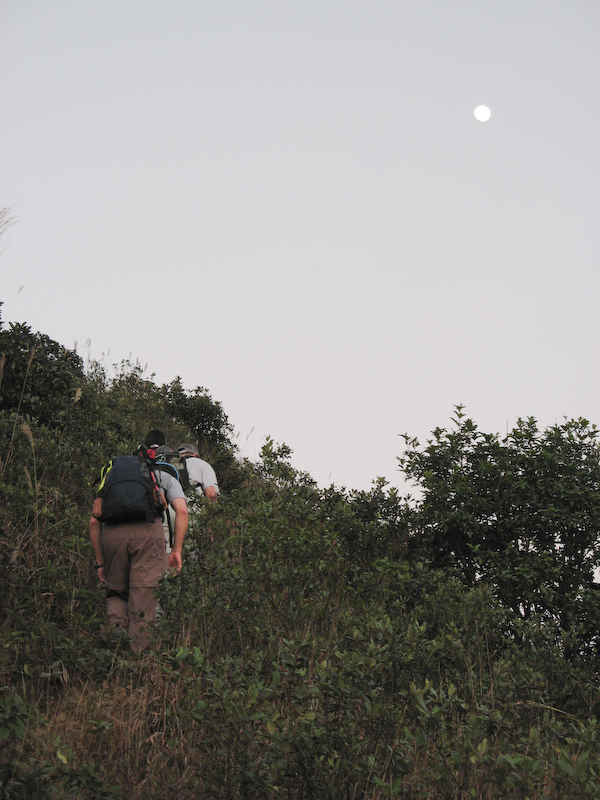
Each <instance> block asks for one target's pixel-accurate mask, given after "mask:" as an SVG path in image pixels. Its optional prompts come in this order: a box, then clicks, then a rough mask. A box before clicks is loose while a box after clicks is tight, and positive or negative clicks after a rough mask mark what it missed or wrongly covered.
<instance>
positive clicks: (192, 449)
mask: <svg viewBox="0 0 600 800" xmlns="http://www.w3.org/2000/svg"><path fill="white" fill-rule="evenodd" d="M177 452H178V453H181V455H190V456H196V458H198V457H199V456H200V453H199V452H198V448H197V447H196V445H194V444H189V443H187V444H180V445H179V447H178V448H177Z"/></svg>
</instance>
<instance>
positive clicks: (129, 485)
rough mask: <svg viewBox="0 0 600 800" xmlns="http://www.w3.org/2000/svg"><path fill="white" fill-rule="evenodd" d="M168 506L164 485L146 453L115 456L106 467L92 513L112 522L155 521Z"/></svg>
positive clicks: (98, 517)
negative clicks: (156, 474)
mask: <svg viewBox="0 0 600 800" xmlns="http://www.w3.org/2000/svg"><path fill="white" fill-rule="evenodd" d="M166 508H167V501H166V499H165V495H164V492H163V490H162V488H161V487H160V486H159V485H158V483H157V480H156V476H155V475H154V472H153V470H152V462H151V461H150V459H148V458H146V457H145V456H144V454H143V453H140V454H139V455H136V456H118V457H117V458H113V459H112V460H111V461H110V462H109V464H108V465H107V466H106V467H105V468H104V469H103V470H102V476H101V482H100V486H99V487H98V493H97V496H96V499H95V500H94V506H93V509H92V516H93V517H95V518H96V519H98V520H100V522H108V523H109V524H111V525H114V524H116V523H121V522H141V521H142V520H145V521H147V522H153V521H154V520H155V519H156V517H161V518H162V516H163V512H164V511H165V509H166Z"/></svg>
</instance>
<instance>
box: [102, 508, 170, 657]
mask: <svg viewBox="0 0 600 800" xmlns="http://www.w3.org/2000/svg"><path fill="white" fill-rule="evenodd" d="M100 542H101V546H102V560H103V562H104V575H105V577H106V590H107V591H106V614H107V617H108V623H109V625H111V626H112V627H114V628H121V629H123V630H124V631H126V632H127V633H128V634H129V636H130V638H131V647H132V648H133V650H134V651H135V652H138V653H139V652H141V651H142V650H144V649H145V648H146V647H147V646H148V644H149V643H150V638H151V635H152V626H153V624H154V621H155V619H156V602H157V597H156V589H157V587H158V583H159V581H160V579H161V578H162V577H163V575H164V574H165V572H166V571H167V569H168V566H169V565H168V557H167V552H166V547H165V537H164V533H163V525H162V521H161V520H160V518H159V517H157V518H156V519H155V520H154V522H128V523H123V524H121V525H103V526H102V534H101V537H100Z"/></svg>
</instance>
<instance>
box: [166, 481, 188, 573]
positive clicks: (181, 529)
mask: <svg viewBox="0 0 600 800" xmlns="http://www.w3.org/2000/svg"><path fill="white" fill-rule="evenodd" d="M171 505H172V506H173V510H174V511H175V541H174V542H173V549H172V550H171V552H170V553H169V566H170V567H175V569H176V570H177V572H179V570H180V569H181V549H182V547H183V540H184V539H185V533H186V531H187V526H188V507H187V503H186V502H185V500H184V499H183V497H176V498H175V499H174V500H173V502H172V503H171Z"/></svg>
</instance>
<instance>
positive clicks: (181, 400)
mask: <svg viewBox="0 0 600 800" xmlns="http://www.w3.org/2000/svg"><path fill="white" fill-rule="evenodd" d="M0 404H1V405H0V408H1V410H0V441H1V442H2V445H1V450H0V459H1V460H0V571H1V577H2V579H1V580H0V678H1V687H2V688H1V689H0V800H5V798H6V800H8V798H11V799H12V798H36V800H38V799H39V798H107V799H108V798H123V800H125V798H127V800H141V799H142V798H144V799H148V800H165V798H178V799H179V800H186V798H190V799H191V798H215V799H216V798H289V800H304V799H305V798H306V799H308V798H314V799H320V798H331V799H332V800H334V799H335V800H338V798H340V799H341V798H343V799H345V800H350V799H354V798H356V799H357V800H358V799H359V798H364V799H366V798H369V800H379V798H388V797H393V798H403V799H405V800H408V799H409V798H410V800H413V799H416V798H431V799H432V800H438V799H439V800H442V799H443V800H451V799H452V800H466V799H467V798H477V800H509V799H510V800H525V799H526V798H530V800H534V799H535V800H538V799H540V800H541V798H545V799H547V800H564V798H573V799H574V800H577V799H578V798H581V799H582V800H583V799H584V798H590V800H591V799H592V798H593V799H594V800H597V798H598V796H600V775H599V772H600V748H599V746H598V734H599V732H598V725H597V710H598V700H599V698H600V679H599V676H598V647H599V621H600V595H599V591H598V584H597V583H595V581H594V571H595V570H596V569H597V567H598V561H599V550H598V549H599V540H598V526H599V521H600V493H599V488H600V486H599V484H600V450H599V447H598V441H597V430H596V428H595V426H594V425H591V424H590V423H589V422H587V421H585V420H582V419H579V420H566V421H565V422H564V423H563V424H561V425H556V426H553V427H551V428H548V429H546V430H539V429H538V427H537V425H536V422H535V420H534V419H531V418H530V419H525V420H522V421H520V422H519V423H518V425H517V426H516V428H515V429H514V430H513V431H511V432H510V433H508V435H507V436H506V437H504V438H502V439H501V438H500V437H498V436H497V435H495V434H485V433H483V432H481V431H479V430H478V428H477V426H476V425H475V424H474V422H473V421H471V420H469V419H468V418H467V417H466V416H465V415H464V412H463V410H462V409H461V408H457V409H455V413H454V417H453V421H452V424H451V425H450V427H449V428H448V429H442V428H440V429H436V430H435V431H434V432H433V433H432V435H431V438H430V440H429V441H427V442H425V443H423V444H421V443H419V442H418V441H416V440H415V439H413V438H411V437H410V436H407V437H405V442H404V452H403V453H401V454H399V466H400V468H401V469H402V470H403V471H404V473H405V475H406V477H407V478H408V479H409V480H410V481H411V482H412V483H413V484H414V486H415V497H414V498H410V497H406V498H405V497H400V496H399V494H398V493H397V492H396V491H395V490H394V489H390V488H389V487H388V486H387V485H386V483H385V481H383V480H376V481H375V482H374V483H373V487H372V489H371V491H369V492H358V491H349V492H348V491H345V490H341V489H339V488H335V487H329V488H327V489H320V488H318V487H317V485H316V484H315V482H314V481H313V480H312V479H311V477H310V476H309V475H306V474H303V473H299V472H298V471H297V470H295V469H294V468H293V466H292V464H291V452H290V450H289V448H287V447H286V446H285V445H283V444H277V443H275V442H273V441H271V440H267V441H266V443H265V445H264V447H263V450H262V453H261V458H260V460H259V461H258V463H248V462H247V461H243V460H241V459H240V458H239V457H238V453H237V452H236V448H235V446H234V439H233V431H232V428H231V426H230V424H229V422H228V419H227V416H226V413H225V411H224V410H223V408H222V407H221V405H220V404H219V403H218V402H215V401H214V400H213V399H212V398H211V396H210V394H209V392H208V391H207V390H206V389H204V388H201V387H200V388H198V389H196V390H195V391H193V392H188V391H185V390H184V389H183V387H182V384H181V381H180V380H179V379H177V378H175V379H174V380H173V381H172V382H171V383H170V384H168V385H163V386H158V385H156V384H155V383H154V381H153V380H152V379H148V378H146V377H144V374H143V371H142V370H141V369H140V368H139V366H138V365H135V364H133V365H132V364H130V363H124V364H122V365H121V366H120V368H118V369H116V371H115V372H114V374H111V375H110V376H109V375H107V373H106V371H105V370H104V369H103V368H102V367H101V366H100V365H98V364H96V363H91V364H84V362H83V361H82V359H81V358H80V357H79V356H78V355H77V353H74V352H72V351H68V350H65V348H63V347H62V346H61V345H60V344H58V343H57V342H54V341H52V340H51V339H49V338H48V337H47V336H45V335H43V334H40V333H35V332H33V331H32V330H31V329H30V328H29V327H28V326H27V325H11V326H9V327H6V326H5V327H4V328H3V329H2V330H1V332H0ZM155 427H158V428H161V429H163V430H165V431H166V433H167V436H168V443H171V444H175V443H177V442H180V441H186V440H188V441H189V440H192V441H197V442H198V443H199V446H200V450H201V455H202V457H203V458H205V459H207V460H208V461H210V462H211V463H212V464H213V465H214V466H215V469H216V470H217V474H218V475H219V478H220V484H221V488H222V496H221V498H220V500H219V502H218V503H217V504H215V505H208V504H205V503H204V502H203V501H197V500H193V501H191V508H192V521H191V525H190V530H189V534H188V537H187V539H186V545H185V549H184V568H183V570H182V572H181V573H180V574H178V575H169V576H166V577H165V580H164V583H163V585H162V587H161V598H160V605H161V609H162V614H161V616H160V622H159V625H158V626H157V629H156V639H155V642H154V645H153V647H152V649H151V651H149V652H147V653H146V654H145V655H144V656H143V657H141V658H135V657H134V656H133V654H132V652H131V651H130V650H129V649H128V648H127V647H123V646H122V645H121V646H119V645H118V644H116V643H115V642H114V641H113V640H112V638H111V635H110V631H108V630H107V629H106V627H105V624H104V618H103V613H104V599H103V590H102V588H101V587H100V586H99V585H98V582H97V577H96V572H95V571H94V570H93V569H92V567H91V562H92V561H93V556H92V553H91V548H90V545H89V542H88V538H87V523H88V519H89V512H90V508H91V502H92V499H93V495H94V486H95V485H96V483H97V480H98V475H99V472H100V468H101V467H102V465H103V464H104V463H106V461H107V460H108V458H110V457H111V456H112V455H115V454H127V453H130V452H131V451H132V450H133V449H134V447H135V446H136V445H137V444H139V443H140V442H141V441H142V440H143V438H144V435H145V433H146V432H147V431H148V430H149V429H150V428H155Z"/></svg>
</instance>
